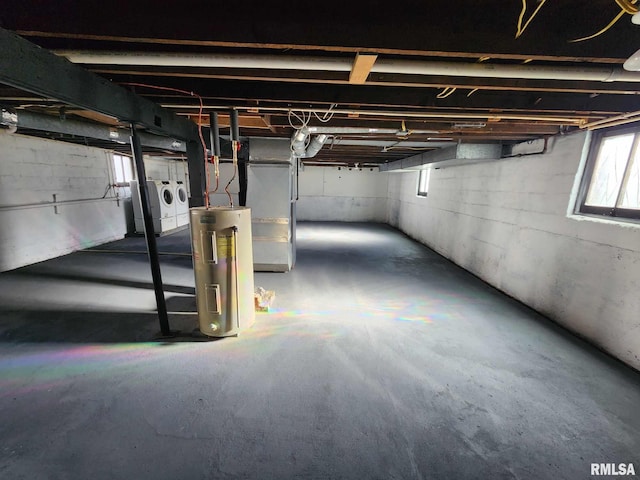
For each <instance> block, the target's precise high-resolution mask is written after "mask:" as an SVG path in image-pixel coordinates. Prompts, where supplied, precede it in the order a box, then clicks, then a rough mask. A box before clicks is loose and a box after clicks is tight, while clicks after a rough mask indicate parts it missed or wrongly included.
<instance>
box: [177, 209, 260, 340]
mask: <svg viewBox="0 0 640 480" xmlns="http://www.w3.org/2000/svg"><path fill="white" fill-rule="evenodd" d="M189 216H190V222H191V242H192V245H193V270H194V272H195V282H196V303H197V305H198V319H199V323H200V331H201V332H202V333H204V334H205V335H209V336H211V337H227V336H231V335H237V334H238V333H239V332H240V331H241V330H243V329H245V328H247V327H249V326H251V325H252V324H253V322H254V320H255V306H254V299H253V297H254V286H253V248H252V237H251V209H249V208H246V207H209V208H207V207H196V208H191V209H190V210H189Z"/></svg>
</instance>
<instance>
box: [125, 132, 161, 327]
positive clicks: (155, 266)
mask: <svg viewBox="0 0 640 480" xmlns="http://www.w3.org/2000/svg"><path fill="white" fill-rule="evenodd" d="M131 151H132V153H133V159H134V161H135V164H136V173H137V174H138V185H139V187H140V188H139V189H138V191H139V192H140V203H141V206H142V217H143V219H144V236H145V238H146V240H147V253H148V255H149V264H150V266H151V277H152V278H153V290H154V292H155V294H156V305H157V308H158V319H159V320H160V331H161V332H162V335H163V336H165V337H168V336H170V335H171V329H170V328H169V316H168V315H167V304H166V302H165V299H164V291H163V289H162V274H161V273H160V258H159V257H158V245H157V244H156V235H155V232H154V231H153V218H152V216H151V201H150V199H149V188H148V187H147V174H146V173H145V170H144V160H143V158H142V146H141V145H140V137H139V136H138V132H137V131H136V127H135V126H134V125H131Z"/></svg>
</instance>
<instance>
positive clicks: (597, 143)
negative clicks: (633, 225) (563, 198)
mask: <svg viewBox="0 0 640 480" xmlns="http://www.w3.org/2000/svg"><path fill="white" fill-rule="evenodd" d="M639 143H640V129H639V128H638V127H636V128H635V129H630V128H625V129H615V130H606V131H605V130H602V131H601V132H598V133H596V134H595V135H594V137H593V141H592V143H591V151H590V152H589V158H588V160H587V166H586V169H585V174H584V177H583V179H582V186H581V190H580V197H579V201H580V204H579V211H580V213H589V214H595V215H604V216H608V217H618V218H631V219H640V148H639Z"/></svg>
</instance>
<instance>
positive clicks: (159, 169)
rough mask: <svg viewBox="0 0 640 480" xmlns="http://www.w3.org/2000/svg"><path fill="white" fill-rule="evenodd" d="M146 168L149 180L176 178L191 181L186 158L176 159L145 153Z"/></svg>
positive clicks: (184, 181) (185, 181) (181, 180)
mask: <svg viewBox="0 0 640 480" xmlns="http://www.w3.org/2000/svg"><path fill="white" fill-rule="evenodd" d="M144 169H145V173H146V174H147V180H161V181H167V180H175V181H180V182H183V183H189V182H188V171H187V161H186V160H174V159H168V158H163V157H151V156H147V155H145V156H144Z"/></svg>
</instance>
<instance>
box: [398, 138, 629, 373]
mask: <svg viewBox="0 0 640 480" xmlns="http://www.w3.org/2000/svg"><path fill="white" fill-rule="evenodd" d="M585 138H586V134H584V133H580V134H574V135H569V136H565V137H556V138H554V139H552V141H551V142H550V146H549V150H548V152H547V154H545V155H532V156H526V157H520V158H510V159H503V160H496V161H492V162H483V163H478V164H472V165H465V166H458V167H449V168H441V169H439V170H432V174H431V182H430V186H429V194H428V196H427V197H426V198H422V197H418V196H416V187H417V181H418V173H417V172H410V173H401V174H390V175H389V202H388V221H389V223H390V224H391V225H393V226H396V227H398V228H399V229H400V230H402V231H404V232H405V233H407V234H408V235H410V236H411V237H414V238H416V239H417V240H419V241H421V242H423V243H425V244H426V245H428V246H429V247H431V248H432V249H434V250H436V251H437V252H439V253H441V254H442V255H443V256H445V257H447V258H449V259H451V260H452V261H454V262H455V263H457V264H458V265H460V266H462V267H464V268H465V269H467V270H469V271H471V272H472V273H474V274H475V275H477V276H478V277H480V278H482V279H483V280H485V281H486V282H488V283H490V284H491V285H494V286H495V287H497V288H498V289H500V290H502V291H504V292H506V293H507V294H509V295H511V296H513V297H514V298H516V299H518V300H520V301H522V302H524V303H526V304H527V305H530V306H531V307H533V308H534V309H536V310H537V311H539V312H541V313H543V314H544V315H546V316H548V317H550V318H552V319H554V320H556V321H557V322H558V323H560V324H562V325H564V326H565V327H566V328H568V329H569V330H572V331H574V332H576V333H577V334H579V335H581V336H583V337H585V338H587V339H589V340H590V341H591V342H593V343H594V344H596V345H598V346H600V347H601V348H603V349H604V350H606V351H608V352H610V353H611V354H613V355H614V356H616V357H618V358H620V359H621V360H622V361H624V362H626V363H628V364H629V365H631V366H633V367H634V368H636V369H640V314H639V312H640V295H638V291H639V287H640V225H637V224H629V223H627V224H623V223H617V222H610V221H606V220H595V219H593V218H589V217H584V216H575V215H573V214H571V212H572V211H573V205H574V203H575V192H576V189H577V184H578V183H579V179H580V177H581V176H582V168H583V164H584V147H585Z"/></svg>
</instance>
